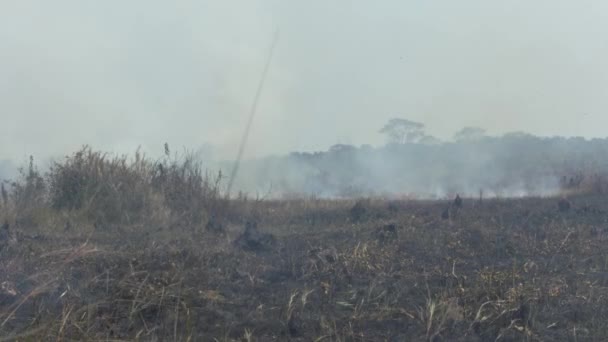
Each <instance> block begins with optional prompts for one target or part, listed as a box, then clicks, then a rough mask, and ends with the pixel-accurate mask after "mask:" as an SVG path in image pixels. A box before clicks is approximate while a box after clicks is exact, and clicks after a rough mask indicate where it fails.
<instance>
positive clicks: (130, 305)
mask: <svg viewBox="0 0 608 342" xmlns="http://www.w3.org/2000/svg"><path fill="white" fill-rule="evenodd" d="M571 203H572V206H571V208H569V209H568V210H565V211H560V210H558V199H556V198H544V199H541V198H526V199H493V200H484V201H483V203H480V202H478V201H476V200H473V199H464V203H463V205H462V208H460V209H459V210H457V211H455V210H451V211H450V215H449V217H445V216H444V217H442V213H443V212H444V211H445V208H446V207H447V205H448V202H447V201H429V202H424V201H384V200H372V199H370V200H360V201H354V200H352V201H350V200H343V201H330V200H316V199H309V200H290V201H251V200H250V201H246V200H242V201H237V200H234V201H233V202H230V203H228V205H229V206H232V207H233V208H236V209H234V210H232V211H231V213H232V216H231V217H230V218H225V219H223V221H222V222H207V224H206V226H205V225H202V226H201V228H192V227H188V226H186V225H181V226H180V225H175V226H164V225H154V224H152V223H146V224H142V223H133V224H114V225H111V224H108V225H103V224H96V223H94V222H91V221H90V220H87V219H80V220H79V219H78V218H75V217H71V216H70V214H69V213H66V212H62V211H58V210H57V211H53V210H52V209H48V210H47V211H46V212H45V214H44V215H42V218H40V217H39V218H38V219H37V220H38V221H37V224H36V225H33V224H32V225H31V226H27V225H26V224H21V225H19V226H17V227H15V226H14V225H9V227H4V228H5V230H4V233H0V283H2V288H1V289H0V336H1V337H0V340H1V341H5V340H19V341H44V340H49V341H56V340H66V341H67V340H90V341H93V340H113V341H116V340H142V341H170V340H179V341H414V340H418V341H423V340H429V341H496V340H499V341H549V340H550V341H555V340H559V341H601V340H608V247H607V245H606V240H607V239H608V201H607V198H605V197H601V196H579V197H575V198H572V199H571ZM237 209H238V210H237ZM205 227H207V229H205ZM209 227H212V228H213V229H210V228H209Z"/></svg>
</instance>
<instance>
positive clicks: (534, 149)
mask: <svg viewBox="0 0 608 342" xmlns="http://www.w3.org/2000/svg"><path fill="white" fill-rule="evenodd" d="M607 153H608V140H600V139H595V140H584V139H580V138H573V139H565V138H538V137H534V136H531V135H525V134H513V135H506V136H503V137H485V138H482V139H481V140H479V141H475V142H453V143H440V144H434V145H427V144H422V143H412V144H403V145H387V146H385V147H382V148H372V147H361V148H355V147H353V146H347V145H338V146H334V147H333V148H332V149H330V150H329V151H327V152H319V153H293V154H291V155H290V156H285V157H272V158H265V159H262V160H253V161H249V162H248V163H246V164H245V165H244V167H243V168H242V172H241V176H240V178H239V179H238V180H237V184H238V185H240V186H241V188H242V189H244V190H246V191H247V192H249V193H257V194H259V195H262V196H265V195H267V196H274V197H289V196H292V195H308V196H310V195H314V196H318V197H358V196H370V195H371V196H387V197H412V198H445V197H448V196H454V195H455V194H456V193H460V194H461V195H465V196H470V197H477V196H479V195H480V191H481V192H482V194H483V197H496V196H500V197H523V196H548V195H557V194H559V193H561V192H562V191H564V190H568V191H600V192H601V191H605V190H606V189H604V187H605V185H606V180H607V178H606V177H605V176H606V175H608V162H606V161H605V158H603V157H602V156H605V155H607Z"/></svg>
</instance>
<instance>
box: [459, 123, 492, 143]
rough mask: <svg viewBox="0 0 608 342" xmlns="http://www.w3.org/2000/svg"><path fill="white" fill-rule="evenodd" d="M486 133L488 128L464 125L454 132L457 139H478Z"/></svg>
mask: <svg viewBox="0 0 608 342" xmlns="http://www.w3.org/2000/svg"><path fill="white" fill-rule="evenodd" d="M485 135H486V130H485V129H483V128H480V127H471V126H469V127H464V128H463V129H461V130H460V131H458V132H456V134H454V140H455V141H458V142H460V141H478V140H480V139H481V138H483V137H484V136H485Z"/></svg>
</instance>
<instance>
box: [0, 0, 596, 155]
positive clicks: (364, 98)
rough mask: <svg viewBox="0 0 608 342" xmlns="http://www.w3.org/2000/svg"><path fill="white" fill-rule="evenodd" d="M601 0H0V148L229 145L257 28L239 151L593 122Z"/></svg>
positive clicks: (239, 117) (218, 150) (545, 131)
mask: <svg viewBox="0 0 608 342" xmlns="http://www.w3.org/2000/svg"><path fill="white" fill-rule="evenodd" d="M606 14H608V3H606V2H605V1H601V0H595V1H578V2H574V1H566V0H552V1H534V2H530V1H523V0H518V1H509V2H498V1H482V0H470V1H455V2H444V1H443V2H440V1H383V2H377V3H376V2H370V1H346V0H337V1H321V0H313V1H306V2H286V1H279V0H274V1H271V0H268V1H261V0H255V1H254V0H249V1H236V0H206V1H179V2H168V1H143V0H134V1H126V2H125V1H117V0H106V1H80V0H72V1H68V0H57V1H41V0H40V1H31V0H21V1H4V2H2V3H1V4H0V51H1V53H0V118H1V119H2V120H1V122H2V128H3V129H2V134H0V156H1V158H0V159H10V160H15V161H17V162H22V161H23V160H26V158H27V156H28V155H30V154H33V155H35V156H36V158H38V160H45V159H46V158H49V157H58V156H61V155H64V154H67V153H71V152H73V151H75V150H76V149H78V148H79V147H80V146H81V145H83V144H90V145H92V146H93V147H94V148H96V149H100V150H104V151H112V152H118V153H126V152H133V151H134V150H135V149H136V148H137V147H138V146H141V148H142V149H143V150H144V151H147V152H148V153H150V154H152V155H157V154H161V153H162V146H163V144H164V142H169V143H170V144H171V146H173V147H174V149H179V148H182V147H185V148H188V149H191V150H199V149H201V148H202V151H203V154H204V155H205V156H206V158H209V159H220V160H225V159H230V158H233V157H234V155H235V154H236V150H237V145H238V142H239V139H240V138H241V135H242V131H243V129H244V126H245V122H246V119H247V113H248V111H249V107H250V105H251V102H252V98H253V95H254V92H255V87H256V85H257V83H258V82H259V77H260V73H261V69H262V66H263V64H264V60H265V58H266V54H267V53H268V48H269V45H270V43H271V39H272V36H273V32H274V31H275V29H277V28H278V29H280V32H281V33H280V41H279V43H278V46H277V50H276V55H275V58H274V60H273V64H272V66H271V70H270V72H269V74H268V79H267V81H266V86H265V88H264V91H263V94H262V97H261V102H260V106H259V111H258V114H257V117H256V121H255V122H254V125H253V129H252V132H251V139H250V141H249V144H248V146H247V149H246V151H245V155H246V157H247V158H253V157H262V156H266V155H270V154H286V153H289V152H291V151H316V150H326V149H327V148H328V147H329V146H331V145H334V144H336V143H342V144H354V145H361V144H372V145H374V146H380V145H382V144H383V143H384V137H383V136H381V135H380V134H379V133H378V130H379V128H380V127H382V125H383V124H384V123H385V122H386V121H387V120H388V119H389V118H391V117H405V118H408V119H410V120H414V121H418V122H422V123H424V124H426V126H427V133H429V134H432V135H434V136H436V137H438V138H440V139H443V140H446V139H449V138H450V137H451V136H452V134H453V133H454V132H456V131H457V130H458V129H460V128H462V127H464V126H480V127H484V128H486V129H487V130H488V132H489V133H490V134H493V135H500V134H503V133H505V132H509V131H526V132H530V133H533V134H536V135H540V136H554V135H563V136H584V137H588V138H591V137H604V136H606V133H605V129H604V127H606V125H607V124H608V116H607V115H606V114H605V113H604V111H605V108H608V96H607V95H608V71H607V70H608V65H607V64H608V44H606V43H604V41H605V33H606V32H607V29H608V24H606V22H605V20H604V19H605V17H606Z"/></svg>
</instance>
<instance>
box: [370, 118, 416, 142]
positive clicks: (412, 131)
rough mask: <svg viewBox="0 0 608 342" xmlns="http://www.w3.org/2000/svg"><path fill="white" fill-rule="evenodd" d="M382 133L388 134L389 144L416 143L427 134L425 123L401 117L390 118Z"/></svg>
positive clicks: (381, 130)
mask: <svg viewBox="0 0 608 342" xmlns="http://www.w3.org/2000/svg"><path fill="white" fill-rule="evenodd" d="M380 133H382V134H385V135H386V138H387V142H388V143H389V144H405V143H415V142H419V141H420V140H421V139H422V138H424V137H425V136H426V135H425V134H424V124H421V123H419V122H415V121H410V120H406V119H401V118H392V119H390V120H389V121H388V122H387V123H386V124H385V125H384V127H382V128H381V129H380Z"/></svg>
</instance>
